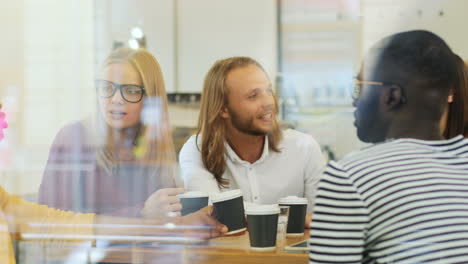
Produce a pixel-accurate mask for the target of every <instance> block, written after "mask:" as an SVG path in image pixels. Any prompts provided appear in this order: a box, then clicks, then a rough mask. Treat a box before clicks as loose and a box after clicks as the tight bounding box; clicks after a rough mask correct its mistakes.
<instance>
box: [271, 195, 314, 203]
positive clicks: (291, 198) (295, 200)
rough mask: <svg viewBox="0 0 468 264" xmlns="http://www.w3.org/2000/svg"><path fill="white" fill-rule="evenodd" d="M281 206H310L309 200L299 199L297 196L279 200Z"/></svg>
mask: <svg viewBox="0 0 468 264" xmlns="http://www.w3.org/2000/svg"><path fill="white" fill-rule="evenodd" d="M278 203H279V204H308V203H309V201H308V200H307V198H303V197H297V196H288V197H284V198H281V199H279V200H278Z"/></svg>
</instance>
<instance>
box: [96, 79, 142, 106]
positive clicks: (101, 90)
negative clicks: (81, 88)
mask: <svg viewBox="0 0 468 264" xmlns="http://www.w3.org/2000/svg"><path fill="white" fill-rule="evenodd" d="M95 86H96V92H97V94H98V95H99V96H100V97H102V98H110V97H112V96H114V94H115V91H117V90H120V95H121V96H122V98H123V99H124V100H125V101H127V102H129V103H138V102H140V101H141V99H142V98H143V95H144V94H145V88H144V87H143V86H141V85H135V84H117V83H113V82H110V81H106V80H96V81H95Z"/></svg>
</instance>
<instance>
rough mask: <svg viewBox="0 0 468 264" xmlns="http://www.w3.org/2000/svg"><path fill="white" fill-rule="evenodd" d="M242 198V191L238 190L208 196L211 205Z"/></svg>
mask: <svg viewBox="0 0 468 264" xmlns="http://www.w3.org/2000/svg"><path fill="white" fill-rule="evenodd" d="M241 196H242V191H241V190H240V189H236V190H232V191H226V192H220V193H212V194H210V200H211V202H212V203H217V202H223V201H226V200H231V199H234V198H237V197H241Z"/></svg>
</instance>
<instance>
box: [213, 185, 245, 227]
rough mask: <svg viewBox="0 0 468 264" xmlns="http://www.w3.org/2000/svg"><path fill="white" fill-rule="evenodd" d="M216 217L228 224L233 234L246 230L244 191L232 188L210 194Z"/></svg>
mask: <svg viewBox="0 0 468 264" xmlns="http://www.w3.org/2000/svg"><path fill="white" fill-rule="evenodd" d="M210 198H211V202H212V203H213V214H214V217H215V218H216V219H217V220H218V221H219V222H221V223H222V224H224V225H226V226H227V228H228V233H226V235H231V234H235V233H239V232H242V231H245V230H246V225H245V215H244V201H243V199H242V191H241V190H239V189H237V190H232V191H226V192H221V193H215V194H212V195H210Z"/></svg>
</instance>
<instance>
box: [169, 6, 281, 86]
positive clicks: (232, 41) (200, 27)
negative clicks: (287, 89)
mask: <svg viewBox="0 0 468 264" xmlns="http://www.w3.org/2000/svg"><path fill="white" fill-rule="evenodd" d="M178 2H179V4H178V10H179V17H178V28H179V30H178V69H179V70H178V73H179V75H178V79H179V88H180V89H179V91H180V92H200V91H201V89H202V85H203V79H204V76H205V74H206V73H207V72H208V70H209V68H210V67H211V65H212V64H213V63H214V62H215V61H216V60H219V59H222V58H226V57H231V56H251V57H253V58H255V59H257V60H258V61H259V62H260V63H261V64H262V65H263V66H264V67H265V70H266V71H267V72H268V74H269V75H270V78H271V79H272V80H274V78H275V75H276V67H277V26H276V1H274V0H254V1H252V0H235V1H232V0H196V1H194V0H179V1H178Z"/></svg>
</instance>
